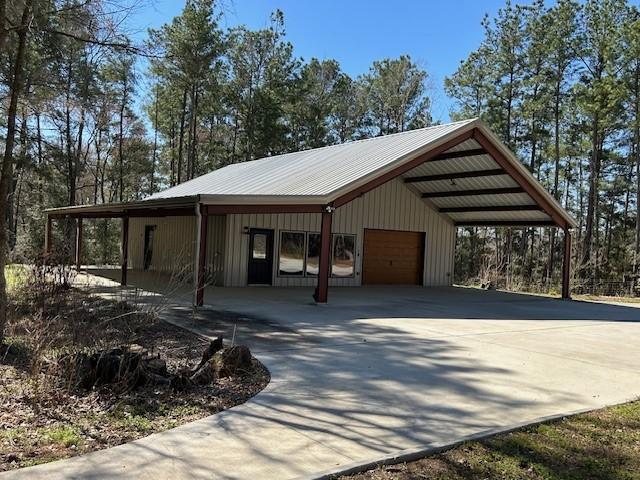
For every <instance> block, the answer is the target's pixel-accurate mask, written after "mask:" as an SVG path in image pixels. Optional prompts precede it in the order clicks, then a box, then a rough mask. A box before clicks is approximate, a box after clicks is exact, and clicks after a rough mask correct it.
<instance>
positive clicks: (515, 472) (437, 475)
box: [351, 401, 640, 480]
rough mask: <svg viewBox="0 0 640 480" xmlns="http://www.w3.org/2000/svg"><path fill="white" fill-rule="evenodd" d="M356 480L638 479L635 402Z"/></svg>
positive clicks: (639, 412)
mask: <svg viewBox="0 0 640 480" xmlns="http://www.w3.org/2000/svg"><path fill="white" fill-rule="evenodd" d="M351 478H355V479H359V480H365V479H366V480H391V479H393V480H409V479H416V478H429V479H436V480H445V479H446V480H467V479H476V478H481V479H500V480H505V479H513V480H517V479H518V480H519V479H535V480H582V479H592V480H613V479H623V480H631V479H635V480H637V479H640V402H638V401H636V402H631V403H627V404H624V405H619V406H615V407H611V408H606V409H602V410H597V411H594V412H590V413H586V414H582V415H576V416H574V417H570V418H566V419H563V420H558V421H554V422H548V423H544V424H540V425H536V426H532V427H527V428H525V429H522V430H519V431H516V432H512V433H508V434H502V435H496V436H494V437H491V438H487V439H485V440H482V441H478V442H467V443H464V444H462V445H460V446H458V447H456V448H453V449H451V450H448V451H446V452H444V453H441V454H438V455H433V456H431V457H426V458H424V459H421V460H417V461H415V462H410V463H404V464H399V465H391V466H384V467H379V468H377V469H374V470H371V471H368V472H364V473H361V474H357V475H354V476H353V477H351Z"/></svg>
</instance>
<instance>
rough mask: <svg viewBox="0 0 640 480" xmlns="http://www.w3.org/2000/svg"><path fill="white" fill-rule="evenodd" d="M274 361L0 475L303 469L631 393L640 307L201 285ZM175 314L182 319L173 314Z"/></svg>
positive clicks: (201, 324)
mask: <svg viewBox="0 0 640 480" xmlns="http://www.w3.org/2000/svg"><path fill="white" fill-rule="evenodd" d="M207 298H208V300H209V301H210V302H215V308H218V309H223V310H229V311H233V312H239V313H241V314H243V315H246V317H240V318H239V319H238V318H237V316H236V317H230V318H234V320H229V321H213V320H211V318H212V317H213V316H212V315H211V313H209V312H207V311H204V312H202V313H201V314H200V316H199V317H198V318H195V319H188V318H190V317H189V315H187V312H188V308H186V307H184V306H183V307H181V306H178V305H174V306H170V307H168V308H167V309H166V310H165V316H166V318H167V319H169V320H170V321H173V322H177V323H181V324H185V325H186V326H188V327H190V328H193V329H196V330H198V331H199V332H201V333H203V334H207V335H216V334H219V333H223V334H224V335H225V336H226V337H227V338H230V336H231V332H232V330H233V329H234V327H235V329H236V341H238V342H243V343H247V344H249V345H250V346H251V347H252V348H253V350H254V353H255V354H256V355H257V356H258V357H259V358H260V359H261V360H262V361H263V362H264V363H265V364H266V365H267V366H268V368H269V369H270V371H271V374H272V381H271V383H270V384H269V386H268V387H267V388H266V389H265V390H264V391H263V392H262V393H260V394H259V395H258V396H257V397H255V398H254V399H252V400H251V401H249V402H247V403H246V404H244V405H241V406H238V407H236V408H233V409H231V410H229V411H226V412H223V413H221V414H218V415H215V416H212V417H209V418H206V419H203V420H200V421H197V422H194V423H191V424H188V425H185V426H182V427H179V428H176V429H173V430H170V431H168V432H164V433H160V434H156V435H152V436H150V437H147V438H144V439H141V440H139V441H136V442H132V443H129V444H126V445H122V446H120V447H116V448H112V449H109V450H103V451H100V452H96V453H93V454H89V455H86V456H83V457H78V458H74V459H70V460H65V461H61V462H55V463H52V464H48V465H43V466H39V467H34V468H30V469H25V470H21V471H17V472H13V473H8V474H3V475H0V477H1V478H2V479H3V480H4V479H5V477H6V478H7V479H9V478H29V479H40V478H42V479H45V478H46V479H47V480H51V479H53V478H63V477H64V478H123V477H129V478H149V479H151V478H153V479H158V478H170V479H173V480H176V479H180V478H251V479H262V478H273V479H285V478H296V477H303V478H306V477H313V476H314V475H317V474H319V473H320V472H324V471H327V470H331V469H336V468H343V467H344V466H346V465H351V464H355V463H364V462H367V461H371V460H375V459H377V458H381V457H384V456H388V455H389V454H392V453H394V452H399V451H407V450H411V449H420V448H424V447H429V446H437V445H440V444H446V443H450V442H453V441H455V440H458V439H461V438H465V437H467V436H470V435H473V434H477V433H480V432H485V431H488V430H492V429H496V428H503V427H509V426H513V425H516V424H520V423H523V422H530V421H534V420H536V419H539V418H541V417H546V416H549V415H557V414H562V413H570V412H574V411H577V410H582V409H585V408H596V407H601V406H605V405H608V404H613V403H618V402H622V401H626V400H630V399H633V398H635V397H636V396H637V395H640V355H638V348H639V347H638V345H640V309H636V308H631V307H624V306H615V305H603V304H596V303H586V302H567V301H561V300H553V299H545V298H540V297H532V296H526V295H516V294H507V293H500V292H484V291H478V290H470V289H462V288H442V289H422V288H399V289H393V288H361V289H336V288H334V289H331V290H330V302H331V303H330V304H329V305H327V306H324V307H319V306H315V305H312V304H311V303H310V299H311V290H306V289H259V288H255V289H213V290H211V291H209V292H207ZM185 319H187V320H185Z"/></svg>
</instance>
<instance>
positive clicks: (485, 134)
mask: <svg viewBox="0 0 640 480" xmlns="http://www.w3.org/2000/svg"><path fill="white" fill-rule="evenodd" d="M476 131H477V132H480V134H481V137H482V138H484V139H485V140H484V141H483V144H482V145H481V144H480V143H478V142H479V140H476V139H475V138H473V135H472V134H473V132H476ZM458 137H466V139H465V140H464V141H463V142H461V143H459V144H457V145H452V146H451V147H450V148H448V149H446V150H444V152H443V153H442V154H440V155H438V156H436V157H435V158H430V160H429V161H426V162H424V163H420V162H419V159H420V158H421V157H423V156H428V155H429V152H433V151H435V150H436V149H440V150H441V151H442V148H443V147H444V146H445V145H449V144H451V142H456V140H455V139H456V138H458ZM489 150H491V152H490V151H489ZM453 152H458V153H453ZM467 153H469V155H468V156H467V155H466V154H467ZM497 156H499V157H500V158H501V161H500V162H498V159H497V158H495V157H497ZM438 160H441V161H438ZM416 162H417V163H416ZM414 164H416V166H415V167H414V168H411V169H410V170H407V171H404V170H403V172H402V174H401V176H400V178H401V179H402V180H403V181H404V182H405V183H406V185H407V187H408V188H410V189H411V190H412V191H414V192H415V193H416V194H418V195H421V196H423V197H424V198H425V201H426V202H428V203H429V204H430V205H431V206H432V207H433V208H435V209H436V210H438V211H440V213H441V214H442V215H445V216H447V217H449V219H450V220H451V221H452V222H455V223H458V224H461V225H463V224H472V223H474V222H475V223H476V224H478V225H483V224H488V223H490V222H492V221H495V222H497V221H500V222H514V223H515V222H523V224H526V223H535V222H539V223H540V224H550V223H552V217H554V218H555V221H556V223H558V219H560V220H561V221H562V222H561V223H563V224H566V225H568V226H570V227H575V226H576V223H575V221H574V220H573V219H572V218H571V216H570V215H569V214H568V213H567V212H566V211H565V210H564V209H563V208H562V207H561V206H560V205H559V204H558V203H557V202H556V200H555V199H554V198H553V197H552V196H551V195H550V194H549V193H548V192H547V191H546V190H545V189H544V187H542V185H540V183H539V182H537V181H536V180H535V179H534V178H533V176H532V175H531V174H530V173H529V171H528V169H526V168H525V167H524V166H523V165H522V164H521V162H520V161H519V160H518V159H517V158H516V157H515V156H514V155H513V153H512V152H511V151H510V150H509V149H508V148H507V147H506V146H505V145H503V144H502V143H501V142H500V141H499V140H498V138H497V137H496V136H495V135H494V134H493V133H492V132H491V131H490V130H489V128H488V127H486V126H485V125H484V123H482V122H481V121H480V120H479V119H470V120H464V121H460V122H454V123H448V124H444V125H437V126H433V127H427V128H422V129H417V130H410V131H406V132H401V133H396V134H391V135H385V136H380V137H375V138H370V139H365V140H357V141H352V142H347V143H343V144H339V145H331V146H327V147H322V148H315V149H311V150H304V151H300V152H294V153H287V154H283V155H275V156H271V157H266V158H261V159H258V160H253V161H248V162H243V163H237V164H232V165H229V166H226V167H223V168H220V169H218V170H214V171H212V172H210V173H207V174H205V175H202V176H200V177H197V178H194V179H192V180H189V181H187V182H184V183H182V184H180V185H177V186H175V187H171V188H168V189H166V190H163V191H161V192H158V193H155V194H154V195H151V196H150V197H148V198H147V199H145V200H143V201H140V202H135V204H136V205H140V206H151V205H153V206H156V205H157V206H161V205H163V204H164V203H167V204H168V203H172V204H176V203H180V202H182V203H185V204H189V203H191V204H193V202H200V203H205V204H211V205H216V204H218V205H242V204H245V205H247V204H248V205H256V204H287V205H291V204H328V203H331V202H333V201H334V200H336V199H339V198H340V197H342V196H344V195H346V194H348V193H349V192H353V191H355V190H356V189H358V188H359V187H362V186H363V185H366V184H367V183H369V184H370V183H371V182H372V181H375V179H379V178H382V177H384V176H385V174H389V173H390V172H392V171H398V169H401V170H402V169H403V166H405V167H406V166H409V165H414ZM405 170H406V168H405ZM487 170H492V172H487ZM477 172H480V174H479V175H477V176H476V175H475V173H477ZM488 174H490V175H488ZM434 175H435V176H436V177H434ZM443 177H446V179H443ZM421 179H423V180H424V181H417V180H421ZM523 183H524V184H526V185H525V186H526V187H527V188H526V190H527V191H525V189H523V188H521V187H522V185H523ZM474 191H477V194H471V195H470V193H473V192H474ZM445 194H446V195H445ZM534 197H535V198H534ZM131 205H133V204H120V205H119V206H118V209H120V210H125V209H127V208H128V206H131ZM87 207H88V206H86V207H67V208H66V209H64V208H63V209H52V210H51V211H52V212H54V213H58V214H70V213H73V212H78V213H80V212H84V211H89V210H90V209H91V208H93V209H94V210H96V211H98V209H99V210H100V211H107V210H108V208H109V207H108V206H105V205H96V206H92V207H89V209H87ZM112 207H114V208H115V207H116V206H115V205H113V204H112ZM85 209H86V210H85ZM91 211H93V210H91ZM114 211H115V210H114Z"/></svg>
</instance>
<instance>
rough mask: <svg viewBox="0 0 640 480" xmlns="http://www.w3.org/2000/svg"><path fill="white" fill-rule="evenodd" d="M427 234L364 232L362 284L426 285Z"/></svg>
mask: <svg viewBox="0 0 640 480" xmlns="http://www.w3.org/2000/svg"><path fill="white" fill-rule="evenodd" d="M423 252H424V233H422V232H399V231H395V230H370V229H365V231H364V252H363V255H362V261H363V268H362V283H363V284H365V285H376V284H377V285H422V263H423Z"/></svg>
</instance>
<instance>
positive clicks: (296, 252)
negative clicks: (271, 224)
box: [280, 232, 305, 276]
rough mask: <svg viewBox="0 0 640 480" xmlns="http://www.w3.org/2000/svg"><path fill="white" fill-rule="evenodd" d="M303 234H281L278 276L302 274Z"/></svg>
mask: <svg viewBox="0 0 640 480" xmlns="http://www.w3.org/2000/svg"><path fill="white" fill-rule="evenodd" d="M304 237H305V234H304V232H281V234H280V275H296V276H297V275H302V274H303V273H304Z"/></svg>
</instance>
